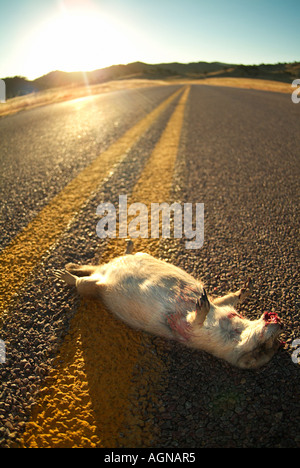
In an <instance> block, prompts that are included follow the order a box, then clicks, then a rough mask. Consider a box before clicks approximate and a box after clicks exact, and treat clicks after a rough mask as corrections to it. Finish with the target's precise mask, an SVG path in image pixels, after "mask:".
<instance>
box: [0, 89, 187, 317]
mask: <svg viewBox="0 0 300 468" xmlns="http://www.w3.org/2000/svg"><path fill="white" fill-rule="evenodd" d="M181 92H182V89H179V90H177V91H176V92H175V93H173V94H172V95H171V96H170V97H169V98H168V99H166V100H165V101H163V102H162V103H161V104H160V105H159V106H158V107H156V108H155V109H154V110H153V111H152V112H150V113H149V114H148V115H147V116H146V117H145V118H143V119H142V120H141V121H139V122H138V123H137V124H136V125H134V126H133V127H132V128H131V129H130V130H128V131H127V132H126V133H125V134H124V135H123V136H122V137H121V138H120V139H119V140H117V141H116V142H115V143H113V144H112V145H111V146H110V147H109V148H108V149H107V150H106V151H104V152H103V153H102V154H101V155H100V156H99V157H98V158H97V159H96V160H95V161H93V163H92V164H90V165H89V166H88V167H87V168H86V169H84V170H83V171H81V172H80V174H79V175H78V176H77V177H75V178H74V179H73V180H72V181H71V182H70V183H69V184H68V185H67V186H66V187H65V188H64V189H63V190H62V191H61V192H60V193H59V194H58V195H56V196H55V197H54V198H53V199H52V200H51V202H50V203H49V204H48V205H47V206H46V207H45V208H44V209H43V210H42V211H41V212H40V213H39V214H38V215H37V216H36V217H35V218H34V219H33V221H31V222H30V223H29V224H28V226H27V227H26V228H25V229H23V230H22V232H20V233H19V234H18V235H17V236H16V237H15V238H14V240H13V241H12V242H11V244H9V245H8V246H7V247H6V248H5V250H4V251H3V252H2V253H1V256H0V298H1V302H0V316H1V313H2V312H3V311H5V310H6V309H7V308H8V306H9V303H10V301H11V299H12V297H13V295H14V294H15V293H16V292H17V291H18V290H19V288H20V287H21V286H22V285H23V283H24V282H25V281H26V280H27V279H28V277H29V275H30V273H31V272H32V270H33V269H34V267H35V266H36V265H38V263H39V262H40V261H41V259H42V257H43V256H44V255H45V254H46V253H47V251H48V250H49V249H50V248H51V247H52V246H53V244H55V243H56V242H57V241H58V239H59V238H60V236H61V234H62V233H63V232H64V231H65V230H66V229H67V228H68V226H69V225H70V222H71V221H72V219H73V218H74V216H75V215H76V214H77V213H78V211H79V210H80V208H81V207H82V206H83V205H84V203H85V202H86V201H87V199H88V198H89V196H90V195H91V194H92V193H93V192H94V191H95V190H96V189H97V188H98V187H99V185H100V184H101V182H102V181H103V179H104V178H105V177H106V176H107V175H108V174H109V172H110V171H111V170H112V169H113V167H114V166H115V165H116V164H118V163H120V162H121V161H122V159H123V158H124V157H125V156H126V155H127V153H128V152H129V150H130V149H131V148H132V147H133V145H134V144H135V143H137V142H138V140H139V139H140V138H141V137H142V135H143V134H144V133H145V132H146V131H147V130H148V129H149V128H150V126H151V125H152V124H153V123H154V121H155V120H156V119H157V118H158V117H159V116H160V115H161V114H162V112H163V111H164V110H165V109H166V108H167V107H168V106H169V105H170V104H171V103H172V102H173V101H174V99H176V97H177V96H178V95H179V94H180V93H181Z"/></svg>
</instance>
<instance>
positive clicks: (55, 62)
mask: <svg viewBox="0 0 300 468" xmlns="http://www.w3.org/2000/svg"><path fill="white" fill-rule="evenodd" d="M134 49H135V46H134V43H133V40H132V39H131V38H130V34H128V30H127V31H125V30H124V28H123V26H122V25H121V24H119V23H117V22H116V21H115V20H113V19H112V18H109V17H108V16H105V15H103V14H100V13H99V12H98V10H92V9H87V8H86V9H84V8H82V9H76V10H74V11H70V10H69V11H63V12H61V13H60V14H59V15H56V16H53V17H52V18H49V19H47V21H45V22H44V23H42V24H39V27H38V28H37V29H35V30H34V31H32V33H31V34H30V36H29V37H28V38H27V40H26V50H24V55H25V56H24V55H23V58H24V65H25V59H26V68H27V69H29V70H30V75H32V76H35V77H37V76H39V75H41V74H43V73H46V72H48V71H52V70H63V71H81V70H83V71H84V70H93V69H97V68H103V67H106V66H109V65H113V64H119V63H127V62H128V61H130V60H131V56H134Z"/></svg>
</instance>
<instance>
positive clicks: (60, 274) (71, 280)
mask: <svg viewBox="0 0 300 468" xmlns="http://www.w3.org/2000/svg"><path fill="white" fill-rule="evenodd" d="M54 275H55V276H56V278H57V279H59V280H62V281H65V282H66V283H67V284H68V285H69V286H75V285H76V280H77V279H78V278H77V276H74V275H72V274H71V273H69V272H68V271H65V270H56V271H55V272H54Z"/></svg>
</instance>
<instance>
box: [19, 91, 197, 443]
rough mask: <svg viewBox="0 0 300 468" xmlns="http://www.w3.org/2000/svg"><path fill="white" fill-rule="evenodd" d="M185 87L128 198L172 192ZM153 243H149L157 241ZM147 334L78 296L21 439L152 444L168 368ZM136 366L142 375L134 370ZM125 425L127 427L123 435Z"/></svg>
mask: <svg viewBox="0 0 300 468" xmlns="http://www.w3.org/2000/svg"><path fill="white" fill-rule="evenodd" d="M181 91H182V90H181ZM188 94H189V88H185V89H184V90H183V94H182V96H181V98H180V100H179V102H178V104H177V106H176V108H175V110H174V112H173V114H172V115H171V117H170V119H169V121H168V124H167V126H166V128H165V130H164V131H163V133H162V135H161V138H160V140H159V141H158V143H157V145H156V147H155V149H154V151H153V152H152V154H151V156H150V158H149V160H148V162H147V164H146V166H145V168H144V170H143V172H142V174H141V176H140V179H139V181H138V182H137V184H136V186H135V187H134V189H133V192H132V196H131V200H130V201H131V202H134V201H141V200H144V201H145V202H146V203H147V202H148V203H149V202H150V201H151V202H161V201H167V200H169V197H170V188H171V183H172V176H173V170H174V165H175V162H176V156H177V151H178V146H179V141H180V134H181V129H182V123H183V116H184V109H185V104H186V101H187V98H188ZM177 96H178V92H177V93H175V94H174V95H172V96H171V97H170V98H169V99H168V100H167V101H165V102H164V103H163V105H164V108H165V106H166V105H168V104H170V103H171V102H172V101H173V99H175V98H176V97H177ZM166 103H167V104H166ZM161 106H162V105H161ZM161 106H160V107H161ZM156 115H157V116H158V115H159V113H157V114H156ZM147 128H148V127H147ZM143 242H144V245H142V246H141V247H142V248H143V247H145V246H146V244H147V240H144V241H141V243H142V244H143ZM122 244H123V242H122ZM158 244H159V243H158V242H157V241H156V246H155V243H154V244H152V245H153V247H154V248H156V249H158ZM122 247H123V249H124V245H122ZM120 254H121V252H120V243H119V242H115V241H114V242H113V243H112V245H110V246H109V248H108V249H107V250H106V252H104V256H103V258H102V261H104V262H105V261H107V260H109V258H110V257H111V256H116V255H120ZM152 254H154V255H156V254H158V251H156V252H153V251H152ZM149 340H150V338H149V337H147V335H144V334H142V333H140V332H137V331H134V330H131V329H130V328H128V327H127V326H126V325H125V324H123V323H121V322H119V321H117V320H116V319H114V317H113V316H112V315H111V314H110V313H108V312H107V311H106V310H105V309H104V308H103V307H102V306H101V304H100V303H98V302H97V303H96V302H95V301H89V300H83V301H82V302H81V305H80V307H79V309H78V311H77V313H76V315H75V316H74V318H73V319H72V322H71V324H70V332H69V335H68V336H67V337H66V339H65V341H64V343H63V345H62V348H61V350H60V353H59V356H58V357H57V361H56V365H55V366H54V369H53V370H52V371H51V372H50V375H49V377H48V381H47V384H46V385H45V386H44V388H42V390H41V393H40V398H39V400H38V402H37V406H36V407H35V409H34V412H33V414H32V418H31V420H30V422H29V423H28V424H27V426H26V431H25V433H24V436H23V440H22V445H23V447H101V446H103V447H116V446H118V445H122V444H123V445H124V446H127V447H128V446H131V447H134V446H146V445H150V444H151V438H152V437H153V434H152V425H151V422H150V419H151V414H150V413H151V410H152V407H151V404H150V403H149V401H150V400H151V401H152V405H154V399H155V396H154V395H155V394H159V393H160V392H161V391H162V387H161V385H162V376H163V378H164V381H165V383H166V382H167V375H166V372H165V368H164V365H163V363H162V361H161V360H160V359H159V357H158V356H156V357H155V356H153V354H152V353H151V352H150V351H149V350H148V349H150V348H151V343H150V342H149V343H148V341H149ZM147 343H148V345H149V348H148V347H147V346H145V344H146V345H147ZM139 366H141V367H142V368H143V376H142V377H141V376H140V375H137V374H136V369H137V367H139ZM129 402H130V403H129ZM156 403H157V402H156ZM156 403H155V404H156ZM130 404H131V406H130ZM144 413H147V419H148V422H145V421H144V419H146V418H144V417H143V416H144ZM126 425H127V429H126V428H125V426H126ZM122 428H124V430H123V429H122ZM122 430H123V432H124V433H125V434H126V435H125V437H124V438H123V439H120V438H119V434H120V432H122Z"/></svg>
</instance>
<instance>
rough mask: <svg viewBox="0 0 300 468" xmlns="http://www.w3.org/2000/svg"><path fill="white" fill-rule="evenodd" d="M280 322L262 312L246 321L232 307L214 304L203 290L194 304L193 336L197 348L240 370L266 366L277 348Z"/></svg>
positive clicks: (280, 327) (272, 314)
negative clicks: (255, 317) (224, 360)
mask: <svg viewBox="0 0 300 468" xmlns="http://www.w3.org/2000/svg"><path fill="white" fill-rule="evenodd" d="M281 331H282V324H281V320H280V318H279V317H278V315H277V314H276V313H273V312H265V313H263V314H262V316H261V317H260V319H258V320H253V321H251V320H248V319H246V318H245V317H243V316H241V315H240V314H239V313H238V312H237V311H236V310H235V308H234V307H232V306H228V305H225V306H224V305H215V304H214V303H213V302H210V301H209V299H208V297H207V295H206V293H205V291H204V293H203V295H202V296H201V298H200V299H199V300H198V301H197V305H196V314H195V316H194V317H193V331H192V332H193V333H194V335H195V336H196V338H195V342H197V341H198V343H199V347H203V349H207V350H208V351H209V352H211V353H212V354H214V355H216V356H218V357H221V358H223V359H226V360H227V361H229V362H230V363H231V364H233V365H236V366H238V367H241V368H249V369H251V368H257V367H260V366H262V365H264V364H266V363H267V362H268V361H269V360H270V359H271V358H272V356H273V355H274V354H275V352H276V351H277V350H278V348H279V346H280V341H279V339H278V337H279V335H280V333H281Z"/></svg>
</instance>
